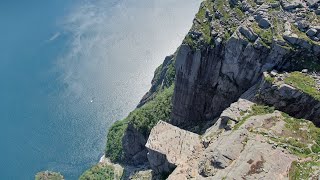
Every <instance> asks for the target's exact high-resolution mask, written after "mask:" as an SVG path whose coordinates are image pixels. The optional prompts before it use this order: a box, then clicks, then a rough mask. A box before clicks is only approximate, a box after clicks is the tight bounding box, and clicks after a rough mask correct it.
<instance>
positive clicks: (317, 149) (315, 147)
mask: <svg viewBox="0 0 320 180" xmlns="http://www.w3.org/2000/svg"><path fill="white" fill-rule="evenodd" d="M311 150H312V152H313V153H320V146H319V145H318V144H314V145H312V146H311Z"/></svg>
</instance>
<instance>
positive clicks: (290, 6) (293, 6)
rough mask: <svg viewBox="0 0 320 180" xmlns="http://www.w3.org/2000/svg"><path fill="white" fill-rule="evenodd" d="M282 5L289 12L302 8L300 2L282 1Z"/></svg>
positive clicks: (295, 0) (298, 0)
mask: <svg viewBox="0 0 320 180" xmlns="http://www.w3.org/2000/svg"><path fill="white" fill-rule="evenodd" d="M281 5H282V7H283V9H285V10H287V11H291V10H293V9H296V8H299V7H302V3H301V1H300V0H281Z"/></svg>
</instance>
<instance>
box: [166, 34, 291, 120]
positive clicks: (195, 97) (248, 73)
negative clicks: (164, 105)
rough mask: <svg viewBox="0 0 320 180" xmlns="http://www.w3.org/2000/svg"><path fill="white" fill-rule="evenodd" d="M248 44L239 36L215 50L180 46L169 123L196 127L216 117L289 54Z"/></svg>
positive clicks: (284, 51)
mask: <svg viewBox="0 0 320 180" xmlns="http://www.w3.org/2000/svg"><path fill="white" fill-rule="evenodd" d="M259 40H260V39H259V38H258V39H257V40H256V41H255V43H249V42H248V41H247V40H246V39H244V37H243V36H242V35H241V33H240V32H238V33H234V34H233V36H232V37H231V38H230V39H229V40H228V41H227V42H226V43H225V44H224V45H219V46H217V47H214V48H207V49H204V50H196V51H192V50H191V49H190V48H189V46H187V45H182V46H181V47H180V49H179V51H178V54H177V58H176V84H175V92H174V97H173V111H172V123H173V124H175V125H178V126H185V125H187V124H192V123H199V122H200V121H203V120H208V119H212V118H214V117H216V116H218V115H219V114H220V113H221V112H222V111H223V110H224V109H225V108H226V107H228V106H229V105H230V104H231V103H232V102H234V101H236V100H237V99H238V98H239V96H240V95H241V94H242V93H243V92H245V91H246V90H247V89H249V88H250V87H251V86H252V85H253V84H254V83H256V82H257V80H258V78H259V77H260V75H261V74H262V72H263V71H266V70H271V69H273V68H274V67H275V66H277V65H279V64H282V63H283V61H284V57H285V56H286V55H287V54H289V52H290V51H289V50H288V49H286V48H283V47H282V46H280V45H278V44H276V43H275V44H272V46H271V48H270V49H268V48H266V47H264V46H259Z"/></svg>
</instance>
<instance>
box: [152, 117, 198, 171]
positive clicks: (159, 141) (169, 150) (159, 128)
mask: <svg viewBox="0 0 320 180" xmlns="http://www.w3.org/2000/svg"><path fill="white" fill-rule="evenodd" d="M146 147H147V148H148V160H149V163H150V166H151V168H152V169H153V170H154V172H155V173H156V174H161V173H168V172H171V171H172V170H173V169H174V168H175V167H176V165H178V164H181V163H183V162H185V161H187V160H188V159H189V158H190V157H191V156H193V153H194V152H195V151H199V149H201V147H202V145H201V143H200V137H199V135H197V134H194V133H192V132H188V131H185V130H182V129H179V128H178V127H175V126H172V125H171V124H168V123H166V122H163V121H160V122H159V123H158V124H157V125H156V126H155V127H154V128H153V129H152V130H151V133H150V136H149V139H148V142H147V143H146Z"/></svg>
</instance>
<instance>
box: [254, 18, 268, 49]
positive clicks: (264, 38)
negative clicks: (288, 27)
mask: <svg viewBox="0 0 320 180" xmlns="http://www.w3.org/2000/svg"><path fill="white" fill-rule="evenodd" d="M251 28H252V30H253V31H254V32H255V33H256V34H257V35H258V36H259V37H260V38H261V39H262V41H263V42H264V43H266V44H267V45H268V46H270V45H271V43H272V40H273V33H272V29H271V28H268V29H262V28H260V27H259V25H258V24H257V23H252V25H251Z"/></svg>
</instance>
